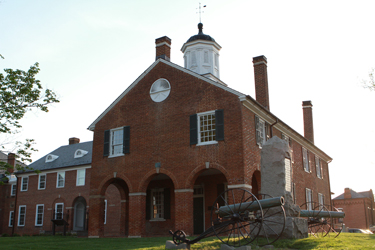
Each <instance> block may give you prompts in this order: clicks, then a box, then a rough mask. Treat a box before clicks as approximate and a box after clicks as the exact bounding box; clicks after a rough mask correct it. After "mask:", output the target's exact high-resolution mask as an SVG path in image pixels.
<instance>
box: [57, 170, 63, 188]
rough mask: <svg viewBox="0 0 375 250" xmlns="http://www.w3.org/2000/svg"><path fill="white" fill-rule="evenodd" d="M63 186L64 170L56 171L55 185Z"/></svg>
mask: <svg viewBox="0 0 375 250" xmlns="http://www.w3.org/2000/svg"><path fill="white" fill-rule="evenodd" d="M64 186H65V172H57V180H56V187H58V188H62V187H64Z"/></svg>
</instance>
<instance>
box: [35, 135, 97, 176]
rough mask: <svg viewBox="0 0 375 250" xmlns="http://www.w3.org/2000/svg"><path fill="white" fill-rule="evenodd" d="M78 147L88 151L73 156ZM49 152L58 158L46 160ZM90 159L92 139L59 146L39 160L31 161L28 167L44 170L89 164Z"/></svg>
mask: <svg viewBox="0 0 375 250" xmlns="http://www.w3.org/2000/svg"><path fill="white" fill-rule="evenodd" d="M78 149H81V150H85V151H87V152H88V153H87V154H86V155H84V156H83V157H80V158H74V153H75V152H76V150H78ZM50 154H52V155H56V156H58V158H57V159H55V160H54V161H52V162H46V157H47V156H48V155H50ZM91 159H92V141H89V142H82V143H77V144H72V145H67V146H61V147H59V148H58V149H56V150H54V151H52V152H51V153H49V154H47V155H45V156H44V157H42V158H40V159H39V160H37V161H35V162H33V163H31V164H30V165H29V167H30V168H32V169H33V171H34V170H40V171H44V170H50V169H57V168H66V167H72V166H80V165H88V164H91ZM28 172H29V171H28Z"/></svg>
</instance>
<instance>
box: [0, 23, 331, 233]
mask: <svg viewBox="0 0 375 250" xmlns="http://www.w3.org/2000/svg"><path fill="white" fill-rule="evenodd" d="M198 29H199V33H198V34H197V35H194V36H192V37H190V38H189V39H188V40H187V42H186V43H185V44H184V45H183V46H182V48H181V51H182V52H183V55H184V67H181V66H179V65H177V64H174V63H172V62H171V56H170V48H171V39H170V38H168V37H161V38H158V39H156V41H155V42H156V60H155V62H154V63H152V64H151V65H150V66H149V67H148V68H147V69H146V70H145V71H144V72H143V73H142V74H141V75H140V76H139V77H138V78H137V79H136V80H135V81H134V82H133V83H132V84H130V86H129V87H128V88H127V89H126V90H125V91H124V92H123V93H122V94H121V95H120V96H119V97H118V98H117V99H116V100H115V101H114V102H113V103H112V104H111V105H110V106H109V107H108V108H107V109H106V110H105V111H104V112H103V113H102V114H100V115H99V117H98V118H97V119H96V120H95V121H94V122H93V123H92V124H91V125H90V126H89V130H91V131H93V133H94V134H93V141H92V142H87V143H73V144H71V145H68V146H63V147H61V148H59V149H57V150H56V151H53V152H51V153H50V154H49V155H47V156H46V157H44V158H42V159H40V160H38V161H36V162H35V163H33V165H32V167H34V168H36V169H40V170H41V171H42V172H41V174H39V175H37V174H35V173H34V172H29V173H22V174H18V185H19V186H18V188H17V190H18V193H19V194H18V195H17V202H16V203H17V204H16V205H15V207H16V209H15V210H14V214H15V218H17V223H19V221H20V220H21V222H22V221H24V225H17V227H15V232H17V233H19V234H22V233H27V234H32V233H38V232H39V231H43V230H44V231H50V230H51V228H52V222H51V220H52V219H53V218H54V216H55V215H54V211H57V210H58V211H59V212H62V213H63V214H69V219H68V223H69V230H71V231H74V230H76V229H77V228H76V223H75V219H74V218H76V217H77V215H76V213H77V211H78V210H77V203H80V204H81V205H80V207H82V204H83V205H84V207H85V209H86V210H85V214H86V217H87V218H88V221H86V222H85V224H84V225H85V226H84V229H83V230H86V229H88V236H89V237H105V236H129V237H142V236H155V235H166V234H167V233H168V231H169V230H177V229H181V230H184V231H185V232H186V233H187V234H189V235H191V234H198V233H201V232H203V231H204V230H205V229H207V228H208V227H210V225H211V223H210V213H211V210H210V209H211V206H212V205H213V203H214V201H215V199H216V197H217V195H218V194H220V193H221V192H222V191H223V190H225V189H227V188H235V187H241V188H246V189H250V190H252V191H253V193H258V192H261V190H262V186H261V185H262V184H261V178H260V152H261V149H262V145H263V143H264V142H265V141H266V140H267V139H269V138H271V137H272V136H278V137H280V138H282V139H284V140H286V141H287V142H288V143H289V146H290V163H291V164H290V169H289V170H290V176H291V178H290V179H289V180H288V182H287V185H288V186H287V188H288V189H289V190H291V191H292V193H293V197H294V201H295V203H296V204H302V203H304V202H306V201H319V202H320V203H325V204H330V203H331V200H330V183H329V171H328V163H329V162H330V161H331V160H332V159H331V158H330V157H329V156H328V155H327V154H326V153H324V152H323V151H322V150H321V149H319V148H318V147H317V146H316V145H315V144H314V129H313V116H312V103H311V101H304V102H303V103H302V108H303V116H304V129H305V131H304V136H302V135H300V134H299V133H297V132H296V131H295V130H293V129H292V128H291V127H290V126H288V125H287V124H285V123H284V122H283V121H282V120H281V119H279V118H278V117H276V116H275V115H274V114H272V113H271V112H270V105H269V95H268V78H267V59H266V57H264V56H258V57H254V58H253V65H254V76H255V89H256V99H253V98H252V97H250V96H248V95H246V94H243V93H240V92H238V91H236V90H234V89H232V88H230V86H229V85H227V84H226V83H224V82H222V81H221V80H220V63H219V52H220V50H221V46H220V45H219V44H218V43H217V42H216V41H215V40H214V39H213V38H212V37H210V36H208V35H206V34H204V33H203V25H202V24H199V25H198ZM108 84H110V83H108ZM280 105H281V104H280ZM89 145H90V146H89ZM90 147H92V150H91V148H90ZM79 149H80V150H83V151H87V152H88V153H87V154H86V155H85V156H83V157H86V158H85V159H86V161H85V163H84V164H83V163H82V164H81V163H78V161H76V159H75V158H74V155H75V152H76V151H77V150H79ZM60 150H61V151H60ZM83 151H82V152H83ZM49 157H50V158H51V160H52V161H51V162H46V160H47V159H48V158H49ZM68 158H69V159H70V160H69V159H68ZM82 159H83V158H82ZM62 160H64V162H65V163H64V164H55V163H58V162H59V161H62ZM39 166H40V168H39ZM82 169H85V185H84V186H79V185H77V184H76V183H77V180H78V175H79V174H78V172H79V171H81V170H82ZM61 173H64V174H61ZM43 174H44V175H45V177H44V178H45V180H46V181H45V184H44V185H45V186H46V188H45V190H38V186H39V185H40V182H41V181H40V178H41V177H40V176H43ZM59 178H60V179H64V180H66V182H65V185H64V187H63V188H61V187H59V185H60V184H59ZM24 179H27V183H28V185H29V186H28V189H27V191H21V188H22V187H23V185H24V183H25V182H24V181H23V180H24ZM42 180H43V177H42ZM30 198H32V199H30ZM38 205H43V209H44V210H43V211H44V212H43V213H38V211H39V210H38V208H39V209H40V211H42V210H41V206H40V207H38ZM24 211H27V212H26V216H24V214H25V213H24ZM6 213H8V214H9V213H10V212H5V215H4V216H5V217H4V218H6V219H4V221H9V215H6ZM16 213H17V214H16ZM82 213H83V212H82ZM82 213H81V214H82ZM64 216H65V215H64ZM82 217H83V216H81V215H80V217H79V218H82ZM40 218H43V225H42V226H39V225H36V223H35V222H36V221H38V219H40ZM64 218H67V217H64ZM81 224H82V223H81ZM2 228H3V232H8V231H9V230H10V229H9V228H10V227H9V226H8V225H5V224H4V223H3V225H2ZM77 231H78V230H77Z"/></svg>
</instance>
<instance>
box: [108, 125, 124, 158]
mask: <svg viewBox="0 0 375 250" xmlns="http://www.w3.org/2000/svg"><path fill="white" fill-rule="evenodd" d="M123 140H124V130H123V128H119V129H115V130H111V155H122V154H123Z"/></svg>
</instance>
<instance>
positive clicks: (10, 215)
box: [9, 211, 14, 227]
mask: <svg viewBox="0 0 375 250" xmlns="http://www.w3.org/2000/svg"><path fill="white" fill-rule="evenodd" d="M13 221H14V211H10V212H9V227H13Z"/></svg>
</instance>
